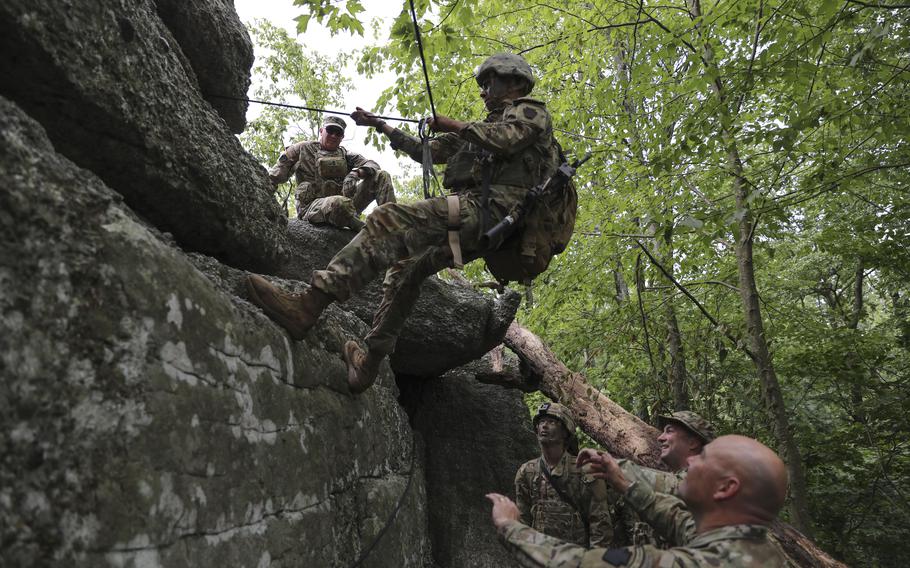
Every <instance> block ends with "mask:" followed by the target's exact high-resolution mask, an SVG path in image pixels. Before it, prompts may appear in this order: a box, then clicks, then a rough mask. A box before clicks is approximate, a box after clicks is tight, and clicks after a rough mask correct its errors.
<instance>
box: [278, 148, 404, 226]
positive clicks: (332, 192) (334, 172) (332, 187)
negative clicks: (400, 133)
mask: <svg viewBox="0 0 910 568" xmlns="http://www.w3.org/2000/svg"><path fill="white" fill-rule="evenodd" d="M358 168H363V169H365V170H368V171H369V175H368V176H367V177H365V178H357V177H356V176H354V175H353V171H354V170H356V169H358ZM291 173H293V174H294V177H295V179H296V181H297V190H296V192H295V198H296V203H297V218H298V219H306V220H307V221H309V222H311V223H313V224H321V223H328V224H331V225H335V226H336V227H354V226H359V225H360V223H359V222H356V221H353V222H352V220H356V219H357V217H358V216H359V215H360V213H362V212H363V210H364V209H366V206H367V205H369V204H370V202H371V201H373V200H374V199H375V200H376V203H377V204H378V205H382V204H384V203H395V190H394V188H393V187H392V178H391V176H389V174H388V172H384V171H382V170H380V169H379V164H377V163H376V162H374V161H373V160H368V159H366V158H364V157H363V156H361V155H360V154H356V153H354V152H348V151H347V150H345V149H344V148H342V147H340V146H339V147H338V149H337V150H333V151H329V150H323V149H322V147H321V146H320V144H319V141H317V140H312V141H306V142H297V143H296V144H292V145H290V146H288V147H287V148H285V149H284V152H283V153H282V154H281V157H280V158H278V163H277V164H275V165H274V166H273V167H272V169H271V170H269V178H270V179H271V180H272V183H273V184H275V185H277V184H279V183H284V182H286V181H287V180H288V179H289V178H290V177H291Z"/></svg>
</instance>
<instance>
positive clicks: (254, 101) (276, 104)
mask: <svg viewBox="0 0 910 568" xmlns="http://www.w3.org/2000/svg"><path fill="white" fill-rule="evenodd" d="M204 96H206V97H211V98H213V99H225V100H229V101H241V102H245V103H256V104H260V105H267V106H275V107H282V108H293V109H299V110H308V111H312V112H319V113H322V114H337V115H338V116H351V113H349V112H344V111H341V110H329V109H325V108H316V107H308V106H302V105H291V104H287V103H275V102H272V101H263V100H259V99H248V98H246V97H231V96H228V95H215V94H212V93H204ZM376 118H381V119H383V120H394V121H396V122H413V123H415V124H416V123H418V122H420V120H419V119H416V118H402V117H400V116H379V115H377V116H376Z"/></svg>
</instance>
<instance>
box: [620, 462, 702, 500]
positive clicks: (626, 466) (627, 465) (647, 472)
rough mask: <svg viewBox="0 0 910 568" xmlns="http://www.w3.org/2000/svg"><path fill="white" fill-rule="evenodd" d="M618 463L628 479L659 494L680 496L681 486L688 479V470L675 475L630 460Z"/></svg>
mask: <svg viewBox="0 0 910 568" xmlns="http://www.w3.org/2000/svg"><path fill="white" fill-rule="evenodd" d="M618 463H619V467H620V468H621V469H622V472H623V474H624V475H625V476H626V479H628V480H629V481H637V482H639V483H642V484H644V485H647V486H649V487H650V488H651V489H653V490H654V491H655V492H657V493H667V494H669V495H678V494H679V484H680V483H682V480H683V479H685V478H686V470H682V471H678V472H675V473H673V472H669V471H661V470H659V469H653V468H650V467H645V466H643V465H638V464H636V463H634V462H631V461H629V460H618Z"/></svg>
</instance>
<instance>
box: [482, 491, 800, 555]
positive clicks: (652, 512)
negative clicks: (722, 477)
mask: <svg viewBox="0 0 910 568" xmlns="http://www.w3.org/2000/svg"><path fill="white" fill-rule="evenodd" d="M625 498H626V499H627V501H628V502H629V503H631V504H632V505H633V506H634V507H635V508H636V509H637V510H638V511H639V513H640V514H641V516H642V518H644V519H646V520H647V521H648V522H649V523H650V524H651V525H652V526H654V527H655V528H656V529H657V530H658V531H660V532H662V533H663V535H664V536H665V537H666V538H667V539H668V540H670V541H672V542H681V543H685V544H684V546H679V547H676V548H671V549H669V550H661V549H659V548H655V547H653V546H631V547H626V548H611V549H606V548H595V549H591V550H588V549H585V548H582V547H580V546H578V545H573V544H570V543H566V542H562V541H560V540H557V539H555V538H552V537H549V536H546V535H544V534H542V533H540V532H537V531H535V530H534V529H532V528H530V527H528V526H525V525H524V524H522V523H520V522H518V521H511V522H508V523H505V524H504V525H503V526H502V527H500V528H499V536H500V539H501V540H502V541H503V544H504V545H505V547H506V548H507V549H508V550H509V551H510V552H511V553H512V554H513V556H514V557H515V558H517V559H518V561H519V563H520V564H521V565H522V566H525V567H528V568H563V567H565V568H569V567H572V568H575V567H581V568H588V567H590V568H595V567H610V566H629V567H633V568H636V567H641V568H644V567H649V568H651V567H661V568H663V567H667V568H688V567H701V566H709V567H712V568H717V567H723V566H729V567H734V566H735V567H742V566H748V567H755V568H773V567H783V566H786V559H785V558H784V556H783V555H782V554H781V553H780V551H779V550H778V549H777V547H775V546H774V545H773V544H772V543H771V542H769V540H768V528H767V527H765V526H763V525H731V526H726V527H721V528H718V529H714V530H711V531H707V532H704V533H701V534H696V533H695V523H694V521H693V519H692V515H691V514H689V512H688V510H687V509H686V508H685V505H684V504H683V502H682V501H680V500H679V499H677V498H675V497H672V496H670V495H666V494H661V493H654V492H653V491H651V489H650V488H648V487H647V486H645V485H643V484H640V483H634V484H632V486H631V487H630V488H629V490H628V491H627V492H626V495H625Z"/></svg>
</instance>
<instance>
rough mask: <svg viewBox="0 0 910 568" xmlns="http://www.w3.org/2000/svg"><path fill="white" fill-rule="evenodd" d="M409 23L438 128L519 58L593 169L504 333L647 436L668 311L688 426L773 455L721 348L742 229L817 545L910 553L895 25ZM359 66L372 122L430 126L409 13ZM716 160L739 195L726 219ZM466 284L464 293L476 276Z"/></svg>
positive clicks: (490, 9)
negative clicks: (558, 364)
mask: <svg viewBox="0 0 910 568" xmlns="http://www.w3.org/2000/svg"><path fill="white" fill-rule="evenodd" d="M303 4H304V5H305V6H307V7H308V9H309V14H310V15H311V16H313V17H316V18H317V20H318V21H325V22H327V23H328V22H331V23H329V24H328V25H330V27H331V26H333V25H334V26H335V27H334V28H332V29H340V28H345V27H346V28H347V29H350V30H353V31H355V32H357V33H362V28H361V31H360V32H358V27H357V26H355V25H353V24H351V23H350V22H347V23H345V22H343V21H342V20H341V19H340V17H339V16H338V15H339V14H341V12H339V11H338V9H337V8H336V14H335V15H334V16H333V14H332V13H330V10H329V8H328V7H330V6H332V4H331V3H328V2H318V1H312V2H304V3H303ZM348 4H350V3H348ZM416 4H417V13H418V17H419V18H420V22H419V23H420V28H421V30H422V39H423V42H424V50H425V55H426V60H427V65H428V69H429V76H430V81H431V87H432V91H433V95H434V98H435V101H436V108H437V110H438V112H440V113H442V114H447V115H451V116H454V117H457V118H460V119H466V120H477V119H480V118H482V117H483V107H482V104H481V103H480V101H479V99H478V97H477V91H476V85H475V84H474V81H473V78H472V70H473V68H474V67H475V66H476V65H478V64H479V63H480V62H481V61H482V60H483V58H484V57H486V56H487V55H490V54H492V53H494V52H497V51H502V50H509V51H514V52H518V51H524V55H525V57H526V58H527V59H528V61H529V62H530V63H531V65H532V67H533V68H534V70H535V72H536V74H537V77H538V83H537V86H536V87H535V91H534V94H533V96H535V97H537V98H540V99H542V100H545V101H546V102H547V105H548V108H549V109H550V110H551V113H552V115H553V117H554V123H555V124H554V125H555V127H556V128H557V129H558V130H557V135H558V137H559V138H560V139H561V142H562V144H563V146H564V147H565V148H566V150H567V151H568V153H569V154H570V155H571V154H575V155H577V154H581V153H583V152H585V151H592V152H594V155H595V157H594V159H592V160H591V161H590V162H589V163H588V164H586V166H585V167H584V168H583V169H582V171H581V172H580V175H579V180H578V181H579V195H580V211H579V216H578V221H577V225H576V233H575V237H574V239H573V242H572V244H571V246H570V248H569V249H568V250H567V251H566V252H565V253H563V254H562V255H560V256H559V257H558V258H557V259H555V260H554V262H553V265H552V267H551V269H550V270H549V271H548V272H547V273H545V274H544V275H542V276H541V277H539V278H538V280H537V281H536V282H535V285H534V297H535V304H534V307H533V308H532V309H529V310H523V311H522V312H521V314H520V319H521V320H522V322H523V323H524V324H525V325H527V326H529V327H530V328H531V329H532V330H534V331H535V332H536V333H538V334H539V335H540V336H541V337H543V338H544V339H545V340H546V341H547V342H548V343H549V344H550V346H551V347H552V348H553V349H554V351H555V352H556V353H557V354H558V355H559V356H560V357H561V359H562V360H563V361H564V362H565V363H566V364H567V365H568V366H569V367H570V368H572V369H573V370H574V371H580V372H584V373H585V374H586V376H587V377H588V379H589V380H590V381H591V382H592V383H593V384H594V385H596V386H597V387H598V388H600V389H602V390H603V391H604V392H605V393H606V394H607V395H608V396H610V397H612V398H613V399H614V400H616V401H617V402H618V403H620V404H622V405H624V406H625V407H626V408H627V409H629V410H630V411H632V412H634V413H636V414H638V415H640V416H642V417H644V418H646V419H647V418H648V417H650V416H653V415H654V414H655V413H657V412H662V411H666V410H671V409H672V406H673V404H674V403H673V397H672V395H671V389H670V385H669V377H670V363H671V354H670V351H669V342H668V333H669V332H668V330H669V328H668V321H669V316H668V314H669V313H671V312H670V309H671V308H672V313H674V314H675V318H676V319H677V321H678V327H679V330H680V337H681V340H682V347H683V352H684V354H685V364H686V384H687V387H688V398H689V403H690V405H691V406H692V408H693V409H694V410H697V411H699V412H701V413H702V414H704V415H705V416H707V417H709V418H710V419H712V420H714V421H715V422H716V423H717V424H718V425H719V426H720V430H721V431H724V432H740V433H744V434H748V435H752V436H756V437H758V438H760V439H763V440H765V441H766V442H768V443H769V444H771V445H774V443H775V440H774V439H773V438H772V433H771V431H770V429H769V422H770V420H769V416H768V414H767V411H766V410H765V405H764V404H763V403H762V394H761V388H760V384H759V381H758V379H757V377H756V371H755V367H754V365H753V364H752V362H751V361H750V359H749V358H748V356H747V355H746V354H745V353H744V350H743V348H744V347H745V346H746V345H745V343H744V342H743V341H742V340H738V339H737V338H742V337H746V329H745V323H744V321H745V318H744V315H743V308H742V302H741V299H740V296H739V290H738V288H739V286H740V285H741V284H740V282H739V280H738V273H739V271H738V267H737V258H736V254H735V253H736V243H737V235H736V224H737V223H738V222H739V221H740V220H742V219H745V218H749V219H752V220H753V221H754V228H753V231H752V234H751V237H752V243H753V246H754V266H755V271H756V279H757V282H756V285H757V289H758V290H759V291H760V294H761V300H762V310H763V313H764V320H765V334H766V338H767V340H768V341H769V343H770V348H771V351H772V356H773V358H774V364H775V366H776V368H777V371H778V375H779V378H780V382H781V387H782V389H783V395H784V398H785V401H786V404H787V409H788V413H789V416H790V417H791V421H792V427H793V433H794V435H795V437H796V440H797V442H798V444H799V446H800V449H801V452H802V454H803V456H804V458H805V466H806V470H807V474H808V483H809V487H808V490H809V496H810V501H811V502H810V505H811V509H812V514H813V517H814V519H815V522H816V530H817V536H818V537H819V539H820V543H821V545H822V546H823V548H825V549H826V550H829V551H831V552H832V553H834V554H835V555H836V556H837V557H839V558H841V559H844V560H845V561H846V562H847V563H849V564H850V565H857V566H897V565H902V562H901V560H900V559H902V558H907V557H910V538H907V537H908V536H910V505H908V501H907V497H906V495H905V493H904V489H903V488H904V487H906V486H907V485H908V484H910V469H908V466H910V451H908V445H907V442H906V439H907V436H906V434H907V430H908V429H910V418H908V416H907V412H906V409H907V408H908V407H910V405H908V402H910V401H908V400H907V397H908V394H907V393H910V390H908V389H907V386H908V385H907V383H908V380H910V370H908V369H910V365H908V363H910V361H908V357H910V285H908V281H910V278H908V277H910V254H908V251H910V233H908V231H907V229H906V227H907V226H908V222H907V219H908V213H910V202H908V199H910V198H908V192H907V187H908V181H910V180H908V172H910V149H908V134H910V113H908V112H907V105H906V93H907V92H910V88H908V87H910V71H908V64H907V54H908V53H910V29H908V27H907V25H906V9H901V8H896V9H886V8H879V7H877V5H876V3H874V2H868V3H860V2H846V3H844V2H834V1H831V0H813V1H809V2H790V1H787V0H740V1H738V2H714V3H709V2H702V3H701V10H702V15H701V17H698V18H693V17H691V16H690V15H689V13H687V9H686V6H687V5H689V4H692V3H676V4H674V3H667V2H644V3H642V4H639V3H625V2H607V1H605V0H595V1H593V2H591V1H587V0H586V1H578V0H567V1H566V2H562V3H559V4H539V3H527V2H516V1H509V0H497V1H495V2H494V1H492V0H476V1H474V2H470V3H468V2H461V1H459V0H445V1H442V2H435V1H429V0H423V1H420V2H417V3H416ZM320 10H322V11H320ZM350 12H351V11H350V7H348V13H350ZM333 17H334V18H335V19H334V20H333V19H332V18H333ZM373 29H374V30H376V31H379V28H376V27H375V26H374V28H373ZM708 54H710V56H711V58H712V59H711V61H713V62H714V63H716V66H714V65H706V62H707V61H709V59H708ZM357 65H358V71H359V72H360V73H362V74H364V75H371V74H372V73H374V72H377V71H378V70H380V69H389V70H391V71H393V72H394V74H395V76H396V80H395V83H394V84H393V85H392V86H390V87H389V89H388V90H387V91H386V92H385V93H384V94H383V96H382V97H381V99H380V104H379V106H380V107H381V109H382V110H387V109H388V110H391V109H392V108H393V107H394V109H395V110H396V112H398V113H400V114H401V115H402V116H422V115H426V114H428V113H429V110H430V109H429V102H428V97H427V96H426V92H425V89H426V88H425V86H424V80H423V73H422V69H421V65H420V56H419V53H418V50H417V45H416V42H415V40H414V32H413V27H412V23H411V20H410V14H409V12H408V10H407V3H406V2H405V3H402V11H401V13H400V15H399V16H398V18H397V19H396V20H395V21H394V23H393V24H392V26H391V28H389V29H388V30H385V35H384V37H382V38H381V39H380V41H379V42H378V44H377V45H374V46H372V47H369V48H367V49H365V50H364V51H362V52H361V53H359V54H358V55H357ZM718 87H720V88H721V89H722V92H723V97H724V98H723V99H721V98H720V97H719V96H718V95H717V91H716V90H717V88H718ZM734 149H735V150H736V153H737V155H738V159H739V161H740V162H741V163H742V165H743V182H744V183H745V184H747V187H748V188H749V191H748V198H747V199H746V202H745V204H744V205H743V206H741V207H738V206H737V204H736V200H735V199H734V197H733V185H732V184H733V177H732V176H731V156H732V155H733V154H732V152H733V150H734ZM747 215H748V216H749V217H746V216H747ZM642 246H644V247H646V248H647V249H648V250H649V252H651V253H652V254H653V255H654V256H655V257H656V258H657V260H658V261H659V262H661V264H663V265H664V266H665V268H667V269H668V271H669V272H670V273H671V274H672V275H673V277H674V278H675V279H676V280H677V281H678V282H680V283H681V284H682V285H683V286H684V287H685V288H686V290H688V291H689V292H690V293H691V294H692V296H693V297H694V298H695V299H697V301H698V302H699V304H700V305H701V307H702V308H703V309H704V311H705V312H707V313H708V314H710V315H711V317H712V318H714V320H715V321H716V322H717V325H715V324H712V323H710V322H709V321H708V319H707V318H706V317H705V315H704V314H703V313H702V310H700V309H699V308H698V307H696V306H695V304H694V303H693V301H692V300H691V299H689V298H687V297H685V296H683V295H682V294H681V293H680V291H679V290H678V289H677V287H676V286H675V285H674V284H673V283H672V282H670V281H669V280H668V278H667V277H666V276H665V275H664V274H663V272H662V271H660V270H658V269H657V268H656V267H655V266H654V265H653V264H652V263H651V262H650V261H649V260H648V258H647V256H645V255H644V254H643V251H642V248H641V247H642ZM858 268H859V271H857V269H858ZM480 270H481V268H480V267H478V266H473V267H471V268H470V269H469V270H468V274H469V276H470V277H471V278H472V279H475V280H484V279H485V278H484V275H483V274H482V273H480ZM858 275H859V276H858ZM858 279H859V285H858V286H857V285H856V284H857V280H858ZM857 290H859V294H858V293H857ZM728 336H731V337H733V338H734V340H733V341H731V340H730V339H729V337H728ZM881 511H889V512H890V514H889V515H881V513H880V512H881Z"/></svg>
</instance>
